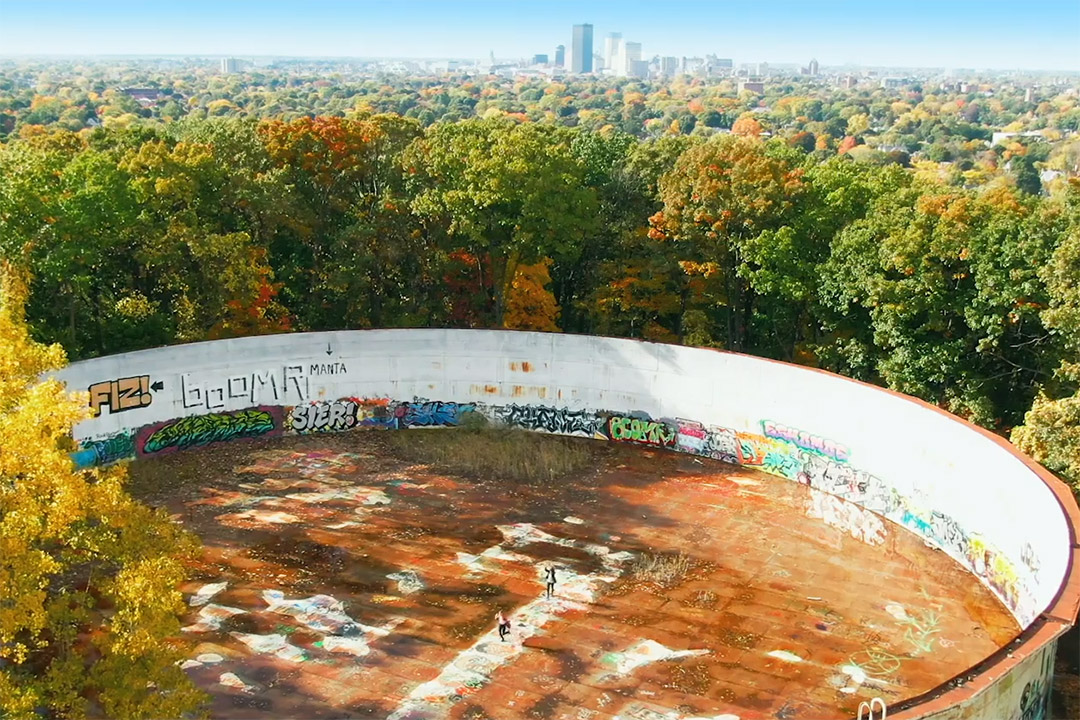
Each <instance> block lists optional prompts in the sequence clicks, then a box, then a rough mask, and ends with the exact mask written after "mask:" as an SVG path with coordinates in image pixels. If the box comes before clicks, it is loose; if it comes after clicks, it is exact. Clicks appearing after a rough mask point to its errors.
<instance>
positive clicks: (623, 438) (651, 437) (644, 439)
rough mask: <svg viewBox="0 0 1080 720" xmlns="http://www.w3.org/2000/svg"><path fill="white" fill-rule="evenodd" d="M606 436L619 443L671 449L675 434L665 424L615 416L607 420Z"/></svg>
mask: <svg viewBox="0 0 1080 720" xmlns="http://www.w3.org/2000/svg"><path fill="white" fill-rule="evenodd" d="M608 434H609V435H611V439H612V440H616V441H620V442H636V443H641V444H643V445H656V446H659V447H671V446H672V445H674V444H675V435H676V434H677V433H676V429H675V428H673V427H670V426H668V425H667V424H666V423H662V422H657V421H655V420H639V419H638V418H631V417H623V416H621V415H615V416H612V417H610V418H608Z"/></svg>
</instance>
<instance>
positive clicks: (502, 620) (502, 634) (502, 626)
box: [496, 610, 510, 642]
mask: <svg viewBox="0 0 1080 720" xmlns="http://www.w3.org/2000/svg"><path fill="white" fill-rule="evenodd" d="M496 620H497V622H498V623H499V639H500V640H502V641H503V642H506V636H507V635H509V634H510V621H509V620H508V619H507V618H506V616H505V615H503V612H502V610H500V611H499V614H498V615H497V616H496Z"/></svg>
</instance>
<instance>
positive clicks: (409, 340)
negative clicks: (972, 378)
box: [57, 330, 1080, 720]
mask: <svg viewBox="0 0 1080 720" xmlns="http://www.w3.org/2000/svg"><path fill="white" fill-rule="evenodd" d="M57 377H58V378H59V379H61V380H64V381H66V382H67V384H68V386H69V388H71V389H72V390H81V391H86V392H88V393H89V403H90V405H91V407H93V408H94V409H95V410H97V411H98V413H97V415H96V417H94V418H92V419H89V420H86V421H84V422H83V423H80V424H79V425H78V426H77V427H76V428H75V431H74V435H75V439H76V440H77V441H79V443H80V450H79V451H78V452H77V453H75V454H74V456H73V457H74V458H75V461H76V462H77V463H78V464H80V465H82V466H92V465H97V464H105V463H109V462H114V461H116V460H121V459H125V458H131V457H142V456H155V455H159V454H162V453H168V452H173V451H176V450H181V449H185V448H189V447H197V446H203V445H207V444H209V443H213V442H220V441H225V440H232V439H238V438H245V437H256V436H264V435H266V436H272V435H275V434H293V433H309V432H327V431H342V430H349V429H353V428H359V427H379V428H391V429H405V428H418V427H438V426H448V425H455V424H457V423H458V421H459V420H460V418H461V417H462V416H463V414H465V413H469V412H479V413H482V414H484V415H486V416H488V417H489V418H491V419H493V420H497V421H500V422H503V423H506V424H509V425H513V426H516V427H522V428H526V429H530V430H536V431H541V432H550V433H559V434H567V435H578V436H588V437H596V438H603V439H608V440H611V441H614V442H628V443H634V444H639V445H642V446H651V447H656V448H665V449H669V450H673V451H677V452H686V453H692V454H698V455H705V456H709V457H713V458H718V459H721V460H726V461H729V462H733V463H737V464H740V465H745V466H751V467H755V468H757V469H760V470H763V471H765V472H769V473H772V474H776V475H781V476H783V477H786V478H788V479H790V480H794V481H797V482H801V483H804V484H808V485H810V486H812V487H814V488H816V489H818V490H822V491H825V492H827V493H830V494H831V495H835V496H836V497H838V498H842V499H844V500H847V501H850V502H852V503H855V504H856V505H858V506H859V507H860V508H862V510H861V511H856V512H850V511H844V512H837V513H836V514H835V516H834V517H833V518H832V519H831V520H828V519H827V520H826V521H827V522H832V523H834V524H842V525H843V526H844V527H845V529H847V530H848V531H850V532H851V533H852V535H854V536H856V537H860V538H862V539H864V540H866V541H867V542H875V540H876V538H877V537H878V532H877V527H879V526H880V525H881V520H880V517H879V516H884V517H886V518H889V519H891V520H893V521H895V522H897V523H899V524H901V525H903V526H905V527H906V528H908V529H910V530H911V531H912V532H914V533H916V534H918V535H920V536H922V537H923V538H924V539H925V540H926V541H927V542H929V543H932V544H933V545H935V546H937V547H939V548H940V549H941V550H943V551H944V552H946V553H948V554H949V555H950V556H952V557H953V558H954V559H955V560H956V561H957V562H959V563H960V564H961V565H963V566H964V567H966V568H968V569H969V570H971V572H973V573H974V574H975V575H976V576H977V577H978V578H979V579H980V580H981V581H982V582H983V583H985V584H986V585H987V586H989V587H990V588H991V589H992V590H993V591H994V593H995V594H996V595H997V596H998V597H999V598H1000V599H1001V601H1002V602H1003V603H1004V604H1005V605H1006V606H1007V607H1008V608H1009V609H1010V611H1011V612H1012V613H1013V615H1014V616H1015V617H1016V618H1017V620H1018V621H1019V623H1020V625H1021V626H1022V627H1024V628H1026V630H1025V633H1024V634H1023V635H1022V636H1021V638H1019V639H1018V641H1017V642H1015V643H1013V644H1012V645H1011V646H1010V647H1008V648H1005V649H1003V650H1002V651H1001V652H1000V653H998V654H997V655H996V656H994V657H992V658H988V659H987V661H986V662H985V663H984V664H983V665H982V666H980V667H978V668H973V669H972V671H971V673H970V674H969V675H968V676H966V677H964V678H957V679H956V681H955V682H954V683H950V684H949V686H948V687H943V688H941V689H940V691H939V692H937V693H935V694H932V695H933V696H931V697H924V698H918V699H915V700H913V701H908V702H906V703H904V704H903V705H904V707H901V708H896V709H890V710H891V712H890V717H901V718H904V717H911V718H915V717H935V718H952V717H955V718H975V717H985V718H994V719H995V720H999V719H1001V718H1012V717H1016V718H1021V717H1023V718H1027V717H1041V715H1031V713H1032V712H1035V711H1036V710H1037V709H1038V708H1039V707H1043V706H1044V705H1045V703H1046V697H1047V695H1048V692H1049V683H1050V676H1051V673H1052V666H1053V652H1054V647H1055V644H1056V639H1057V637H1058V636H1060V635H1061V633H1063V632H1064V631H1065V630H1066V629H1068V627H1069V626H1070V624H1071V623H1072V622H1073V621H1074V620H1075V618H1076V613H1077V606H1078V604H1080V572H1078V571H1077V570H1076V569H1075V567H1076V564H1075V562H1074V561H1075V560H1076V558H1077V557H1078V554H1080V553H1078V546H1077V539H1076V527H1077V525H1078V524H1080V523H1078V517H1080V514H1078V512H1077V508H1076V504H1075V502H1074V501H1073V498H1072V496H1071V494H1070V493H1069V492H1068V490H1067V488H1065V487H1064V486H1063V485H1062V484H1061V483H1060V482H1058V481H1057V480H1055V479H1054V478H1053V477H1052V475H1050V474H1049V473H1047V472H1046V471H1045V470H1043V469H1042V468H1040V467H1039V466H1038V465H1037V464H1035V463H1034V462H1032V461H1031V460H1029V459H1027V458H1026V457H1024V456H1023V455H1021V454H1020V453H1019V452H1017V451H1016V450H1015V449H1014V448H1013V447H1012V446H1011V445H1010V444H1009V443H1007V442H1006V441H1004V440H1002V439H1001V438H999V437H997V436H994V435H992V434H990V433H987V432H986V431H983V430H981V429H979V428H976V427H974V426H972V425H970V424H968V423H965V422H963V421H961V420H959V419H958V418H956V417H954V416H952V415H949V414H948V413H946V412H944V411H941V410H939V409H937V408H935V407H932V406H930V405H928V404H926V403H924V402H921V401H919V400H915V399H912V398H908V397H905V396H902V395H899V394H897V393H893V392H890V391H886V390H882V389H881V388H877V387H874V386H871V385H867V384H865V383H860V382H856V381H853V380H849V379H846V378H842V377H840V376H837V375H833V374H830V373H826V372H821V371H816V370H810V369H807V368H802V367H797V366H793V365H788V364H785V363H779V362H774V361H770V360H763V359H761V358H754V357H750V356H745V355H738V354H732V353H725V352H716V351H711V350H702V349H695V348H686V347H679V346H673V345H662V344H655V343H644V342H638V341H632V340H620V339H613V338H600V337H587V336H575V335H561V334H542V333H527V332H510V331H486V330H369V331H348V332H329V333H302V334H291V335H275V336H263V337H253V338H240V339H234V340H220V341H216V342H205V343H196V344H192V345H182V346H176V347H166V348H157V349H153V350H144V351H140V352H133V353H126V354H122V355H114V356H110V357H104V358H98V359H95V360H88V361H84V362H79V363H74V364H73V365H71V366H69V367H68V368H66V369H64V370H63V371H61V372H60V373H58V374H57ZM838 502H839V501H838ZM845 507H850V506H845ZM897 710H899V714H897V712H896V711H897Z"/></svg>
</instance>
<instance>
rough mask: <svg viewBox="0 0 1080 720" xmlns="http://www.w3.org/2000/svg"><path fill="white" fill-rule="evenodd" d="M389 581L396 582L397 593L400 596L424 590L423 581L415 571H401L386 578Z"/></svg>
mask: <svg viewBox="0 0 1080 720" xmlns="http://www.w3.org/2000/svg"><path fill="white" fill-rule="evenodd" d="M386 577H387V579H389V580H396V581H397V586H398V592H399V593H401V594H402V595H412V594H413V593H415V592H419V591H421V590H423V589H424V581H423V580H421V579H420V576H419V575H418V574H417V573H416V571H415V570H402V571H400V572H393V573H390V574H389V575H387V576H386Z"/></svg>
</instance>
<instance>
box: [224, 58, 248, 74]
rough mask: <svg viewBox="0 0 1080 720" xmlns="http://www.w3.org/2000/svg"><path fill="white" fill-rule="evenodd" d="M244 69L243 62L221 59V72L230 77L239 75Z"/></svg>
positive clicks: (234, 59) (233, 59)
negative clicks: (235, 74)
mask: <svg viewBox="0 0 1080 720" xmlns="http://www.w3.org/2000/svg"><path fill="white" fill-rule="evenodd" d="M242 69H243V60H238V59H236V58H221V72H223V73H225V74H226V75H229V74H231V73H238V72H240V71H241V70H242Z"/></svg>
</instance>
